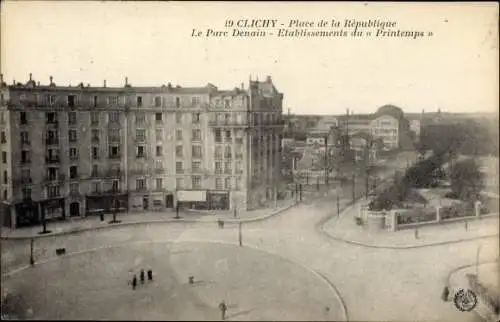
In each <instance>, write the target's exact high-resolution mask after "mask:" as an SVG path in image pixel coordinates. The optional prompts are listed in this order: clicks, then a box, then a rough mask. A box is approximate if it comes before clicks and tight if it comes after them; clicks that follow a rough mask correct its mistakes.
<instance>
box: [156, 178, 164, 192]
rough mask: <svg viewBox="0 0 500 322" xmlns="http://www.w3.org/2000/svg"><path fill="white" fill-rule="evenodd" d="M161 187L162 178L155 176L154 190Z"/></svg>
mask: <svg viewBox="0 0 500 322" xmlns="http://www.w3.org/2000/svg"><path fill="white" fill-rule="evenodd" d="M161 189H163V180H162V178H156V190H161Z"/></svg>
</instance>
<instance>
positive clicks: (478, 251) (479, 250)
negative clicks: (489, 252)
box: [476, 245, 481, 280]
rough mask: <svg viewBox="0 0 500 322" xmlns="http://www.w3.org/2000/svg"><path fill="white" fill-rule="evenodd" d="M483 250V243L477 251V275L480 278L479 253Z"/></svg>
mask: <svg viewBox="0 0 500 322" xmlns="http://www.w3.org/2000/svg"><path fill="white" fill-rule="evenodd" d="M480 252H481V245H479V246H478V247H477V252H476V277H477V279H478V280H479V253H480Z"/></svg>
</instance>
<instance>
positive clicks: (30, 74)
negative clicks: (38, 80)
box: [30, 73, 33, 81]
mask: <svg viewBox="0 0 500 322" xmlns="http://www.w3.org/2000/svg"><path fill="white" fill-rule="evenodd" d="M32 76H33V75H32V74H31V73H30V81H32Z"/></svg>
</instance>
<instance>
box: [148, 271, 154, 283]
mask: <svg viewBox="0 0 500 322" xmlns="http://www.w3.org/2000/svg"><path fill="white" fill-rule="evenodd" d="M152 280H153V270H151V269H148V281H152Z"/></svg>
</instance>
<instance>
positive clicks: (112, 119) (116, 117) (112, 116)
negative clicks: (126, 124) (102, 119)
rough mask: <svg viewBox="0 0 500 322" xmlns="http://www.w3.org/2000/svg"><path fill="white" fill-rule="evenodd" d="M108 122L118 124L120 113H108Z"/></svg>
mask: <svg viewBox="0 0 500 322" xmlns="http://www.w3.org/2000/svg"><path fill="white" fill-rule="evenodd" d="M108 116H109V122H110V123H119V122H120V113H119V112H116V111H113V112H109V113H108Z"/></svg>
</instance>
